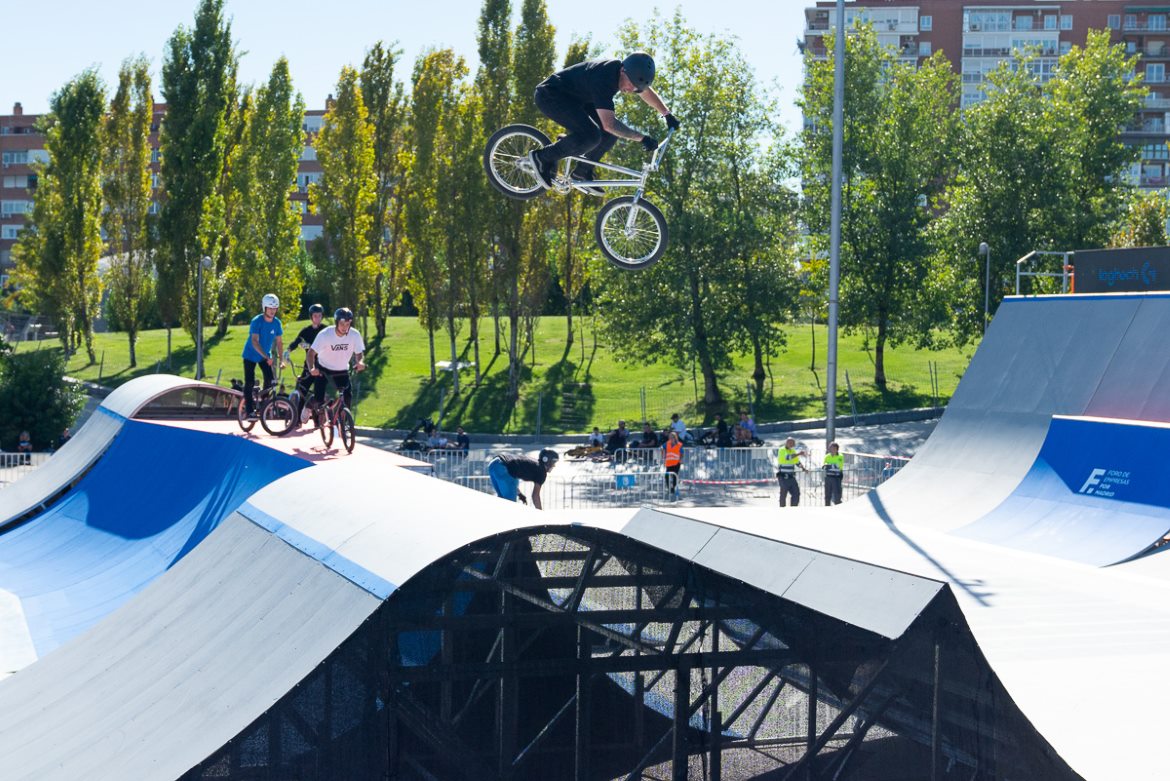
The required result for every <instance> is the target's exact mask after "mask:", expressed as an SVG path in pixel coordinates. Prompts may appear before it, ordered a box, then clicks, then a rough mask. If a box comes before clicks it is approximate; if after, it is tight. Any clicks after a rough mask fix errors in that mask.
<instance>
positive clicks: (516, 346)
mask: <svg viewBox="0 0 1170 781" xmlns="http://www.w3.org/2000/svg"><path fill="white" fill-rule="evenodd" d="M508 330H509V334H508V400H509V401H516V400H517V399H519V398H520V316H519V315H518V314H516V313H515V312H510V313H509V314H508Z"/></svg>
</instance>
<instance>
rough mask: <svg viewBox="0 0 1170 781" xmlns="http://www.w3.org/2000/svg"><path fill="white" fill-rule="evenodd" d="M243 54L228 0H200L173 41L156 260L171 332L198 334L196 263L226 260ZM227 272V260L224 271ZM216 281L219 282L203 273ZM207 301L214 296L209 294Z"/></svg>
mask: <svg viewBox="0 0 1170 781" xmlns="http://www.w3.org/2000/svg"><path fill="white" fill-rule="evenodd" d="M237 66H238V57H237V54H236V52H235V49H234V48H233V46H232V39H231V24H230V23H229V22H228V21H227V20H226V19H225V18H224V14H223V0H201V2H200V4H199V9H198V10H197V11H196V13H195V25H194V27H193V28H191V29H187V28H185V27H181V26H180V27H179V28H178V29H177V30H175V33H174V35H172V36H171V38H170V40H169V41H168V43H167V50H166V53H165V55H164V58H163V66H162V95H163V99H164V101H165V102H166V104H167V114H166V117H165V118H164V120H163V123H162V130H161V133H160V138H159V146H160V153H161V155H162V181H163V187H164V189H165V198H164V200H163V204H162V209H161V212H160V215H159V238H160V244H161V246H160V252H159V254H158V256H157V258H156V268H157V273H158V294H157V297H158V304H159V314H160V315H161V316H162V319H163V323H164V324H165V325H166V327H167V360H168V363H169V361H170V333H171V328H172V326H173V325H174V324H175V323H176V322H182V324H183V325H185V326H187V327H188V329H189V330H190V331H192V333H193V332H194V326H195V320H196V317H195V315H196V312H195V298H196V291H195V271H196V269H195V264H196V263H197V262H199V259H200V258H202V257H203V256H211V257H213V258H215V259H216V261H217V263H225V262H226V260H225V257H224V256H225V253H224V252H223V251H222V242H223V241H224V238H223V236H222V235H221V233H222V226H223V224H224V216H223V211H224V208H225V207H224V202H223V200H224V199H223V193H222V190H221V187H222V184H223V180H224V162H225V158H226V154H227V153H226V146H227V133H228V124H227V122H228V115H229V111H230V110H231V108H232V107H233V105H234V104H235V101H236V72H237ZM218 270H219V271H221V272H222V271H223V268H222V266H221V267H220V268H219V269H218ZM204 283H205V284H207V285H209V286H211V287H213V288H214V287H215V280H214V279H212V280H208V279H206V275H205V279H204ZM203 298H204V302H205V304H207V303H208V302H210V301H211V300H213V298H214V296H213V295H208V294H207V292H206V290H205V293H204V296H203Z"/></svg>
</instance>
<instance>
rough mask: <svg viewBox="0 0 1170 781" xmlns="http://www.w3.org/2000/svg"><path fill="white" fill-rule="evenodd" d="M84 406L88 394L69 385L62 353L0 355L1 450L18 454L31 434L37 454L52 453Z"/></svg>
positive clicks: (44, 352)
mask: <svg viewBox="0 0 1170 781" xmlns="http://www.w3.org/2000/svg"><path fill="white" fill-rule="evenodd" d="M84 406H85V391H84V390H82V388H81V386H80V385H78V384H77V383H73V382H68V381H66V379H65V359H64V357H63V356H62V355H61V352H60V351H59V350H33V351H31V352H23V353H16V354H11V355H2V354H0V448H2V449H4V450H8V451H13V450H16V442H17V439H19V437H20V432H21V431H28V433H29V435H30V436H31V437H32V442H33V447H34V448H35V449H36V450H48V449H50V448H51V447H53V446H55V445H56V443H57V437H59V436H60V435H61V432H62V431H63V430H64V429H65V427H66V426H72V425H73V422H74V421H75V420H76V419H77V416H78V414H79V413H80V412H81V409H82V407H84Z"/></svg>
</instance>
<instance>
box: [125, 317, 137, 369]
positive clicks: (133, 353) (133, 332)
mask: <svg viewBox="0 0 1170 781" xmlns="http://www.w3.org/2000/svg"><path fill="white" fill-rule="evenodd" d="M127 336H128V337H129V339H130V368H131V369H133V368H134V367H135V366H137V365H138V351H137V350H136V349H135V343H136V342H137V341H138V329H137V328H136V327H134V326H130V331H129V333H128V334H127Z"/></svg>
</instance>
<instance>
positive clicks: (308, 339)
mask: <svg viewBox="0 0 1170 781" xmlns="http://www.w3.org/2000/svg"><path fill="white" fill-rule="evenodd" d="M328 327H329V326H327V325H325V322H324V321H322V322H321V325H313V324H312V323H309V324H308V325H306V326H305V327H304V328H302V329H301V332H300V333H299V334H297V338H296V339H293V343H292V344H290V345H289V346H288V350H289V352H292V351H293V350H295V349H297V348H298V347H300V346H301V345H304V347H305V349H306V350H308V349H309V348H310V347H312V346H313V340H314V339H316V338H317V334H319V333H321V332H322V331H324V330H325V329H326V328H328Z"/></svg>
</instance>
